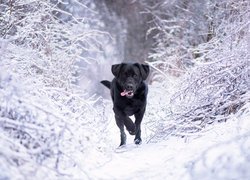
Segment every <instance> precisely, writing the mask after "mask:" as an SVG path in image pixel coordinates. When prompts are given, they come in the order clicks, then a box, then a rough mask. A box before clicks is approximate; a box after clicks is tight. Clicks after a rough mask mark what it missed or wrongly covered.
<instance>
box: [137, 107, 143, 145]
mask: <svg viewBox="0 0 250 180" xmlns="http://www.w3.org/2000/svg"><path fill="white" fill-rule="evenodd" d="M144 112H145V108H144V109H143V110H141V111H139V112H138V113H136V114H135V130H136V135H135V139H134V142H135V144H141V142H142V139H141V122H142V118H143V115H144Z"/></svg>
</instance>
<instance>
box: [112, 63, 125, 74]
mask: <svg viewBox="0 0 250 180" xmlns="http://www.w3.org/2000/svg"><path fill="white" fill-rule="evenodd" d="M122 65H123V64H114V65H112V67H111V72H112V73H113V75H114V76H115V77H118V75H119V72H120V70H121V67H122Z"/></svg>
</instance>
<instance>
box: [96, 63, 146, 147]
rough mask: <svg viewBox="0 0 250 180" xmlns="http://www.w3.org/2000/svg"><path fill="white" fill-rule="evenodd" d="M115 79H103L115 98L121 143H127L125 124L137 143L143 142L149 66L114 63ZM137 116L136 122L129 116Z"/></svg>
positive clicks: (114, 103)
mask: <svg viewBox="0 0 250 180" xmlns="http://www.w3.org/2000/svg"><path fill="white" fill-rule="evenodd" d="M111 71H112V73H113V75H114V76H115V77H114V79H113V81H112V82H110V81H106V80H105V81H101V83H102V84H103V85H105V86H106V87H108V88H109V89H110V92H111V97H112V100H113V105H114V106H113V110H114V113H115V120H116V124H117V126H118V127H119V129H120V132H121V144H120V146H122V145H125V144H126V134H125V131H124V125H125V126H126V128H127V130H128V131H129V133H130V134H131V135H135V139H134V142H135V144H141V141H142V140H141V121H142V118H143V115H144V112H145V109H146V102H147V93H148V87H147V84H146V83H145V82H144V80H146V78H147V77H148V75H149V66H148V65H144V64H139V63H134V64H130V63H121V64H115V65H112V68H111ZM132 115H134V116H135V123H133V121H132V120H131V119H130V118H129V116H132Z"/></svg>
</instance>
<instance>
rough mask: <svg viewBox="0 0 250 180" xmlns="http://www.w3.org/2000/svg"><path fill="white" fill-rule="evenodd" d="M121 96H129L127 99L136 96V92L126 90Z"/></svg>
mask: <svg viewBox="0 0 250 180" xmlns="http://www.w3.org/2000/svg"><path fill="white" fill-rule="evenodd" d="M121 96H127V97H132V96H134V91H132V90H130V91H127V90H126V89H125V90H124V91H123V92H121Z"/></svg>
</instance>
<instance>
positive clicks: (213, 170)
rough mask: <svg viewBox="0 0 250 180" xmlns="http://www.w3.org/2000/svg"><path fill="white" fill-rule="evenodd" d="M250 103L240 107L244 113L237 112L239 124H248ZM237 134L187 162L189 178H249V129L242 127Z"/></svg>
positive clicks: (236, 116)
mask: <svg viewBox="0 0 250 180" xmlns="http://www.w3.org/2000/svg"><path fill="white" fill-rule="evenodd" d="M249 105H250V103H249V102H248V103H247V104H245V105H244V106H243V107H242V110H244V113H243V114H242V112H238V113H237V114H236V115H235V118H237V119H238V123H239V125H240V126H243V127H244V125H248V126H249V123H248V121H249V116H250V106H249ZM243 129H244V130H245V131H246V132H243V133H242V134H240V135H239V136H237V137H235V138H232V139H230V140H227V141H224V142H221V143H218V144H216V145H214V146H212V147H210V148H209V149H207V150H206V151H205V152H202V153H201V155H200V156H199V157H198V158H197V159H196V160H194V161H193V162H192V163H190V164H189V166H188V167H189V168H188V172H189V175H190V177H191V179H193V180H195V179H208V180H209V179H249V177H250V173H249V171H248V169H249V168H250V161H249V158H250V152H249V147H250V131H249V128H246V127H244V128H243Z"/></svg>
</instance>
